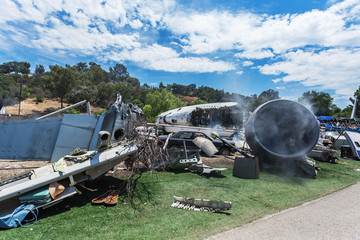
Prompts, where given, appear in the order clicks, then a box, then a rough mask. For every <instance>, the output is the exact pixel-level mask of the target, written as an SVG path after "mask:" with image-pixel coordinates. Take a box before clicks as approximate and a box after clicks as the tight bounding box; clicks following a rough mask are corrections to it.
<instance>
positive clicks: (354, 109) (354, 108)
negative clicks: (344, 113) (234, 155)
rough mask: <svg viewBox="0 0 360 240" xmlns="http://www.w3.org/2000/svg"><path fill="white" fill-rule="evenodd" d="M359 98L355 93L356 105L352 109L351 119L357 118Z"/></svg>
mask: <svg viewBox="0 0 360 240" xmlns="http://www.w3.org/2000/svg"><path fill="white" fill-rule="evenodd" d="M357 98H358V97H357V96H356V95H355V101H354V106H353V109H352V111H351V116H350V118H351V119H354V118H355V114H356V104H357Z"/></svg>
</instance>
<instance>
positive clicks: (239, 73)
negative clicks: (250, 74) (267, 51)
mask: <svg viewBox="0 0 360 240" xmlns="http://www.w3.org/2000/svg"><path fill="white" fill-rule="evenodd" d="M236 74H238V75H243V74H244V71H237V72H236Z"/></svg>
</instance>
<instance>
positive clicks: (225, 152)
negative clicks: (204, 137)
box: [219, 147, 231, 156]
mask: <svg viewBox="0 0 360 240" xmlns="http://www.w3.org/2000/svg"><path fill="white" fill-rule="evenodd" d="M230 153H231V151H230V149H229V148H227V147H222V148H221V149H220V151H219V154H220V155H223V156H227V155H230Z"/></svg>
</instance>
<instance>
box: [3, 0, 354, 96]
mask: <svg viewBox="0 0 360 240" xmlns="http://www.w3.org/2000/svg"><path fill="white" fill-rule="evenodd" d="M15 2H16V3H18V5H19V6H20V7H19V6H18V5H17V4H16V3H15ZM327 4H328V5H329V8H328V9H325V10H316V9H314V10H311V11H307V12H304V13H299V14H277V15H268V14H262V15H259V14H255V13H250V12H246V11H236V10H233V11H232V12H229V11H226V10H212V11H202V12H197V11H196V10H192V9H188V10H186V11H179V9H180V8H177V3H176V2H175V0H105V1H103V0H92V1H91V2H89V1H88V0H32V1H29V0H16V1H12V0H2V2H1V5H0V11H1V15H0V24H1V29H0V48H2V49H6V48H9V49H11V47H13V48H14V47H16V46H19V45H22V46H26V47H29V48H31V49H36V50H37V51H38V52H39V54H41V55H46V54H49V55H50V54H51V55H53V56H56V55H57V54H65V55H66V54H67V55H69V56H70V55H71V56H97V57H98V58H99V59H102V60H103V61H108V60H113V61H132V62H134V63H136V64H138V65H140V66H142V67H143V68H147V69H153V70H162V71H170V72H224V71H230V70H235V63H234V62H235V61H236V59H234V58H230V57H229V58H224V57H223V56H234V57H235V58H238V59H237V60H239V61H242V65H243V66H251V69H254V70H259V71H260V73H263V74H272V75H277V76H279V78H277V79H274V80H272V81H273V82H274V83H278V82H280V81H282V82H283V83H285V84H286V83H288V82H300V83H302V84H303V85H305V86H308V87H314V88H317V89H333V90H335V92H336V95H337V96H338V97H343V96H350V95H352V94H353V92H354V90H355V89H356V88H357V87H358V85H359V83H360V79H359V76H360V74H359V73H360V72H359V69H360V68H359V67H358V63H359V62H360V57H359V55H360V54H359V51H360V50H359V49H360V24H359V23H360V1H359V0H344V1H336V0H328V2H327ZM218 9H221V8H218ZM160 31H161V32H162V33H164V32H165V34H167V35H168V36H167V39H168V40H169V42H166V41H165V43H164V41H163V39H161V38H162V35H161V34H160ZM159 40H161V44H160V41H159ZM224 53H225V54H224ZM214 56H221V57H220V58H216V57H214ZM252 60H259V61H254V62H253V61H252ZM266 61H267V62H268V63H267V64H265V62H266ZM255 63H256V64H255ZM235 73H236V74H243V71H237V72H235Z"/></svg>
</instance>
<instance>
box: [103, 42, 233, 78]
mask: <svg viewBox="0 0 360 240" xmlns="http://www.w3.org/2000/svg"><path fill="white" fill-rule="evenodd" d="M107 57H108V58H109V59H111V60H113V61H133V62H135V63H137V64H139V65H141V66H142V67H144V68H148V69H153V70H161V71H168V72H199V73H205V72H224V71H229V70H234V69H235V66H233V65H232V64H230V63H226V62H223V61H212V60H210V59H208V58H204V57H181V56H180V55H179V54H178V53H177V52H176V51H174V50H173V49H171V48H168V47H163V46H160V45H157V44H154V45H152V46H148V47H145V48H137V49H134V50H125V51H120V52H112V53H111V54H110V55H109V56H107Z"/></svg>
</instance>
